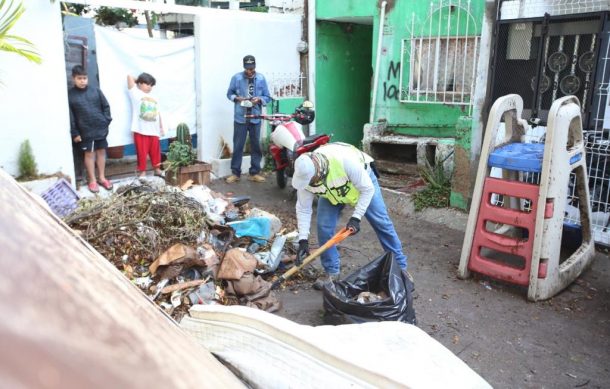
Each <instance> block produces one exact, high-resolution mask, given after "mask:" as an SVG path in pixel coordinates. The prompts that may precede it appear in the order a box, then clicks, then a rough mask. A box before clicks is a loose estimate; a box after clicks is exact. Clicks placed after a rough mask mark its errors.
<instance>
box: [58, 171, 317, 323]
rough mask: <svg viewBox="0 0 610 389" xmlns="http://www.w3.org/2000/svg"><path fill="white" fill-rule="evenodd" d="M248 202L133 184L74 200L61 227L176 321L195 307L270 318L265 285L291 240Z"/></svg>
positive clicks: (290, 253) (272, 303)
mask: <svg viewBox="0 0 610 389" xmlns="http://www.w3.org/2000/svg"><path fill="white" fill-rule="evenodd" d="M248 200H249V199H248V198H246V197H239V198H227V197H225V196H223V195H222V194H220V193H216V192H213V191H211V190H210V189H209V188H207V187H206V186H201V185H197V186H191V187H189V188H188V189H186V190H181V189H179V188H175V187H170V186H165V185H153V183H146V182H140V181H134V182H133V183H131V184H129V185H126V186H123V187H120V188H118V189H117V191H116V193H114V194H113V195H111V196H109V197H107V198H100V197H95V198H88V199H83V200H81V201H80V202H79V207H78V209H77V210H76V211H74V212H73V213H71V214H70V215H68V216H67V217H66V218H64V221H65V222H66V223H67V224H68V225H69V226H70V227H71V228H72V229H74V230H75V231H78V233H79V234H80V235H81V236H82V238H83V239H85V240H86V241H87V242H89V244H91V245H92V246H93V247H95V248H96V249H97V250H98V251H99V252H100V253H101V254H102V255H103V256H105V257H106V258H107V259H108V260H109V261H110V262H112V263H113V264H114V265H115V266H116V267H117V268H118V269H119V270H121V271H122V272H123V273H124V274H125V275H126V276H127V277H128V278H129V279H130V280H131V281H132V282H133V283H134V284H135V285H137V286H138V287H140V289H142V291H144V293H146V294H147V295H148V296H149V297H150V298H151V299H152V300H153V301H155V302H156V303H157V304H159V305H160V306H161V307H162V308H163V309H164V310H165V311H166V312H167V313H168V314H170V315H171V316H172V317H173V318H174V319H176V320H180V318H181V317H182V316H183V315H184V314H185V313H186V312H188V309H189V308H190V307H191V306H192V305H195V304H224V305H235V304H240V305H247V306H252V307H256V308H259V309H262V310H265V311H268V312H273V311H276V310H277V309H279V306H280V304H279V301H278V299H277V297H276V296H275V295H274V293H273V292H272V291H271V283H272V281H274V280H275V279H277V275H276V274H275V273H276V272H281V271H283V270H287V269H288V268H290V267H291V266H294V263H293V262H294V257H295V255H294V251H295V250H294V244H290V243H294V240H295V239H296V236H297V234H296V232H291V233H285V232H286V231H285V230H284V229H282V222H281V221H280V219H279V218H277V217H276V216H275V215H273V214H270V213H268V212H265V211H263V210H260V209H256V208H250V206H249V204H248ZM316 276H317V274H315V271H313V272H311V271H310V277H307V280H311V279H315V277H316ZM303 277H304V276H303V275H301V276H300V277H295V278H294V279H292V280H291V282H289V283H288V286H291V285H293V284H295V283H296V284H298V283H300V282H301V281H303Z"/></svg>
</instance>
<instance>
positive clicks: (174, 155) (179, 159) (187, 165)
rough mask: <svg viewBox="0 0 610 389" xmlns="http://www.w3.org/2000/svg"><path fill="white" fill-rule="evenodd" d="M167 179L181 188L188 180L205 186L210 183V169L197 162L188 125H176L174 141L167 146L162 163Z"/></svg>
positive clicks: (209, 166) (203, 163)
mask: <svg viewBox="0 0 610 389" xmlns="http://www.w3.org/2000/svg"><path fill="white" fill-rule="evenodd" d="M163 167H164V168H165V171H166V177H167V179H168V180H169V181H170V182H172V183H175V184H177V185H180V186H182V185H183V184H184V183H185V182H187V181H188V180H193V183H194V184H199V185H205V184H208V183H209V182H210V170H212V167H211V165H210V164H207V163H205V162H201V161H197V155H196V154H195V152H194V150H193V145H192V139H191V133H190V130H189V127H188V125H186V124H185V123H180V124H178V127H176V140H175V141H174V142H172V143H170V145H169V152H168V153H167V160H166V161H165V162H164V163H163Z"/></svg>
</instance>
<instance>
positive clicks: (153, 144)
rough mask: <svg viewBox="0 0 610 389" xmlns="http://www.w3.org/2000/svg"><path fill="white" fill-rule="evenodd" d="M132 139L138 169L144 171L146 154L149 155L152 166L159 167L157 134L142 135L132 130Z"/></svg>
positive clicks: (159, 155) (159, 145)
mask: <svg viewBox="0 0 610 389" xmlns="http://www.w3.org/2000/svg"><path fill="white" fill-rule="evenodd" d="M133 141H134V143H135V145H136V155H137V156H138V171H141V172H144V171H146V157H147V156H150V163H151V164H152V166H153V168H155V169H159V168H161V143H160V141H159V137H158V136H150V135H142V134H139V133H137V132H134V133H133Z"/></svg>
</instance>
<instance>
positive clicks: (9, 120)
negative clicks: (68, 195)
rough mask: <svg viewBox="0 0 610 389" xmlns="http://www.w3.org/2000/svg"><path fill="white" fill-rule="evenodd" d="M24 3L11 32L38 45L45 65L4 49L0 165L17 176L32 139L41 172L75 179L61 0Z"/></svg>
mask: <svg viewBox="0 0 610 389" xmlns="http://www.w3.org/2000/svg"><path fill="white" fill-rule="evenodd" d="M25 6H26V11H25V13H24V14H23V16H22V17H21V19H19V21H18V22H17V24H16V25H15V26H14V28H13V29H12V30H11V33H12V34H14V35H18V36H22V37H24V38H27V39H29V40H30V41H31V42H32V43H34V44H35V45H36V47H37V49H38V51H39V53H40V54H41V57H42V60H43V63H42V64H41V65H37V64H35V63H32V62H29V61H27V60H26V59H24V58H22V57H20V56H17V55H15V54H8V53H6V52H0V81H1V83H2V84H0V118H1V123H2V124H1V125H0V167H2V168H3V169H5V170H6V171H7V172H8V173H9V174H11V175H14V176H17V175H18V174H19V171H18V165H17V158H18V152H19V146H20V144H21V143H22V142H23V141H24V140H26V139H29V140H30V143H31V145H32V149H33V151H34V156H35V158H36V162H37V164H38V171H39V172H40V173H47V174H49V173H55V172H58V171H61V172H62V173H64V174H67V175H69V176H71V177H74V166H73V162H72V143H71V140H70V119H69V111H68V95H67V90H66V75H65V70H64V67H65V64H64V54H63V53H64V47H63V35H62V26H61V14H60V10H59V1H55V2H51V1H48V0H47V1H26V2H25ZM72 182H74V180H73V181H72Z"/></svg>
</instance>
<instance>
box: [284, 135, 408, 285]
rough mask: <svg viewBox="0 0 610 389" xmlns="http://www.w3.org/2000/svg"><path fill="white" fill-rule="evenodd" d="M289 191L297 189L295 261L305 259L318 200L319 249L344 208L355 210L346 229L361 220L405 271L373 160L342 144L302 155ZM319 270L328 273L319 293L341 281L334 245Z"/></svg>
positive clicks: (328, 236)
mask: <svg viewBox="0 0 610 389" xmlns="http://www.w3.org/2000/svg"><path fill="white" fill-rule="evenodd" d="M292 186H293V187H294V188H295V189H296V190H297V204H296V213H297V222H298V229H299V250H298V252H297V262H299V263H300V261H302V260H303V259H304V258H305V257H306V256H307V255H308V254H309V242H308V238H309V228H310V224H311V214H312V204H313V200H314V197H315V196H316V195H317V196H319V199H318V214H317V222H318V241H319V244H320V246H321V245H323V244H324V243H326V242H327V241H328V240H329V239H330V238H331V237H332V236H333V235H334V234H335V230H336V227H337V221H338V220H339V216H340V213H341V211H342V210H343V208H344V207H345V205H351V206H353V207H354V213H353V214H352V216H351V217H350V219H349V221H348V222H347V227H348V228H352V229H353V230H354V231H355V232H354V234H355V233H357V232H358V231H360V220H361V219H362V216H365V217H366V218H367V220H368V221H369V223H370V224H371V226H372V227H373V230H375V233H376V234H377V238H378V239H379V243H380V244H381V247H383V249H384V250H385V251H387V252H392V253H393V254H394V258H395V259H396V261H397V262H398V264H399V265H400V267H401V268H402V269H403V270H405V271H406V269H407V256H406V255H405V254H403V252H402V244H401V242H400V239H399V238H398V235H397V234H396V230H395V229H394V224H392V220H390V216H389V215H388V211H387V209H386V206H385V203H384V202H383V197H382V196H381V190H380V188H379V183H378V182H377V172H376V169H375V166H374V164H373V158H371V156H369V155H368V154H366V153H364V152H362V151H360V150H358V149H357V148H356V147H354V146H352V145H349V144H345V143H329V144H327V145H324V146H321V147H319V148H318V149H316V150H315V151H314V152H312V153H305V154H303V155H301V156H300V157H299V158H297V160H296V161H295V163H294V175H293V177H292ZM322 266H323V267H324V271H325V272H326V274H325V275H324V276H323V277H320V279H318V280H317V281H316V282H315V283H314V288H316V289H318V290H319V289H322V287H323V285H324V283H326V282H329V281H332V280H334V279H336V278H337V277H338V276H339V271H340V268H339V266H340V260H339V252H338V250H337V248H336V247H335V246H332V247H331V248H329V249H328V250H326V251H325V252H324V253H323V254H322Z"/></svg>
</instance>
